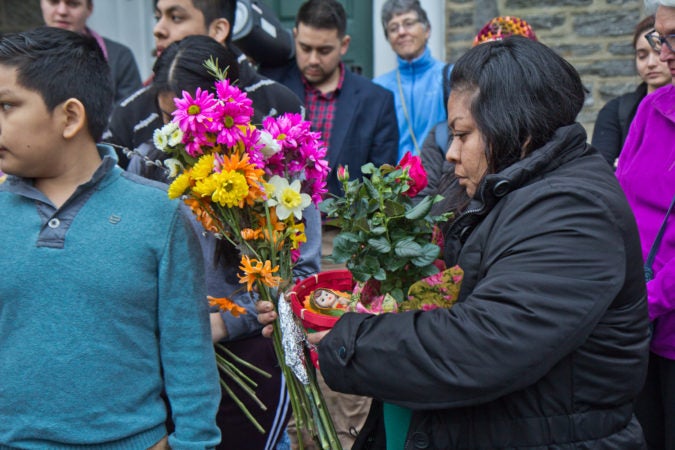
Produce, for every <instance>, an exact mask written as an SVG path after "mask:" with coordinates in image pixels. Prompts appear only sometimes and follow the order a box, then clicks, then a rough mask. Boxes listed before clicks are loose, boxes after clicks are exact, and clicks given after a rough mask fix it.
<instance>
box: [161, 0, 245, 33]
mask: <svg viewBox="0 0 675 450" xmlns="http://www.w3.org/2000/svg"><path fill="white" fill-rule="evenodd" d="M192 5H193V6H194V7H195V8H197V9H198V10H200V11H201V12H202V15H203V16H204V26H206V27H207V28H208V26H209V25H211V22H213V21H214V20H216V19H221V18H222V19H226V20H227V21H228V22H230V33H229V34H228V35H227V38H226V39H225V42H230V41H231V40H232V30H234V19H235V12H236V10H237V0H192ZM155 6H157V0H155Z"/></svg>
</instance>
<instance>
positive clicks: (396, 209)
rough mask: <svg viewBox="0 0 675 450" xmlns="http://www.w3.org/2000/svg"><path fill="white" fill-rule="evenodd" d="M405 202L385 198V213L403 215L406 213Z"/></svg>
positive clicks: (392, 215) (390, 215)
mask: <svg viewBox="0 0 675 450" xmlns="http://www.w3.org/2000/svg"><path fill="white" fill-rule="evenodd" d="M405 209H406V207H405V204H404V203H401V202H397V201H395V200H390V199H385V200H384V211H383V212H384V213H385V214H386V215H387V216H389V217H395V216H402V215H403V214H405Z"/></svg>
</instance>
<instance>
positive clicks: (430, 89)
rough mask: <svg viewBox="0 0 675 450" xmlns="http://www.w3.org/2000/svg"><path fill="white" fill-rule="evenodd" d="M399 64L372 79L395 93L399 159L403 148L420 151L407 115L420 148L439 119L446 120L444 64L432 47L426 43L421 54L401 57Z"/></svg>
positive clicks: (406, 150) (404, 151)
mask: <svg viewBox="0 0 675 450" xmlns="http://www.w3.org/2000/svg"><path fill="white" fill-rule="evenodd" d="M397 60H398V68H397V69H396V70H392V71H391V72H387V73H385V74H383V75H380V76H379V77H376V78H374V79H373V82H374V83H377V84H379V85H380V86H383V87H385V88H387V89H389V90H390V91H391V92H393V93H394V100H395V104H396V118H397V120H398V134H399V144H398V158H399V159H401V157H403V155H405V153H406V152H408V151H409V152H410V153H412V154H413V155H415V154H419V152H418V151H417V149H415V144H414V143H413V139H412V137H411V135H410V127H409V126H408V120H407V119H406V111H407V115H408V117H409V118H410V120H411V122H412V129H413V132H414V133H415V138H416V140H417V145H418V146H419V150H421V149H422V143H423V142H424V139H425V138H426V136H427V134H429V132H430V131H431V129H432V128H433V127H434V125H436V124H437V123H438V122H441V121H443V120H447V118H448V114H447V112H446V110H445V102H444V100H443V66H445V63H444V62H443V61H439V60H437V59H435V58H434V57H433V56H431V50H429V48H428V47H427V48H426V50H425V51H424V53H423V54H422V56H420V57H419V58H417V59H414V60H412V61H410V62H409V61H406V60H405V59H402V58H400V57H398V58H397ZM397 73H400V78H401V87H400V89H399V83H398V76H397ZM401 91H403V96H404V100H405V108H404V107H403V103H402V101H401V94H400V92H401Z"/></svg>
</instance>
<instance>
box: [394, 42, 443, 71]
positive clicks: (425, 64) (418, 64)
mask: <svg viewBox="0 0 675 450" xmlns="http://www.w3.org/2000/svg"><path fill="white" fill-rule="evenodd" d="M396 60H397V61H398V70H400V71H401V74H405V73H413V72H415V73H419V72H420V71H424V70H427V69H429V68H431V67H432V66H433V65H434V63H435V62H436V60H435V59H434V58H433V56H431V50H429V47H425V48H424V53H422V54H421V55H420V56H419V57H417V58H415V59H413V60H412V61H407V60H405V59H403V58H401V57H400V56H397V57H396Z"/></svg>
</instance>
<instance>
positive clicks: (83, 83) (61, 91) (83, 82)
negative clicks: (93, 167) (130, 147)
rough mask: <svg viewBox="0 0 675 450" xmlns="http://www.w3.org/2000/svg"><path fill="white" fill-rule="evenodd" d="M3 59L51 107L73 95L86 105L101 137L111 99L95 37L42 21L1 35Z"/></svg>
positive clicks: (105, 67)
mask: <svg viewBox="0 0 675 450" xmlns="http://www.w3.org/2000/svg"><path fill="white" fill-rule="evenodd" d="M0 64H2V65H3V66H7V67H14V68H16V70H17V83H18V84H19V85H21V86H23V87H24V88H26V89H28V90H31V91H34V92H37V93H38V94H40V96H41V97H42V99H43V100H44V102H45V105H46V106H47V110H48V111H50V112H52V111H54V108H56V107H57V106H58V105H60V104H61V103H63V102H65V101H66V100H68V99H69V98H75V99H77V100H79V101H80V102H82V104H83V105H84V109H85V113H86V115H87V127H88V130H89V134H91V137H92V138H93V139H94V140H95V141H98V140H100V138H101V135H102V134H103V131H104V130H105V128H106V126H107V124H108V116H109V115H110V111H111V109H112V104H113V88H112V79H111V75H110V68H109V66H108V63H107V62H106V60H105V57H104V56H103V52H102V51H101V48H100V47H99V46H98V43H97V42H96V40H94V39H93V38H90V37H87V36H83V35H80V34H77V33H73V32H72V31H67V30H62V29H59V28H51V27H39V28H35V29H33V30H30V31H25V32H21V33H12V34H5V35H4V36H2V38H0Z"/></svg>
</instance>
